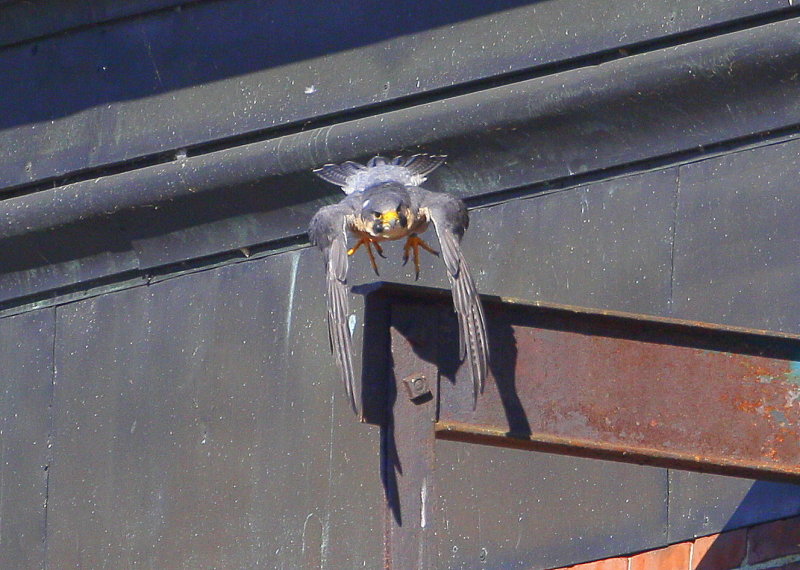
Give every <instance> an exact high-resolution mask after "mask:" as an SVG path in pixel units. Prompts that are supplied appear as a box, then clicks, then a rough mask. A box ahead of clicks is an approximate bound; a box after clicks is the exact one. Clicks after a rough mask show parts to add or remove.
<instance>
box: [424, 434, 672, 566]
mask: <svg viewBox="0 0 800 570" xmlns="http://www.w3.org/2000/svg"><path fill="white" fill-rule="evenodd" d="M436 459H437V474H438V479H437V490H438V493H439V512H438V517H437V527H436V532H437V537H438V543H439V544H438V563H437V566H436V567H437V568H465V569H466V568H529V569H540V568H552V567H556V566H562V565H566V564H573V563H576V562H581V561H584V560H592V559H598V558H603V557H608V556H613V555H615V554H620V553H624V552H632V551H636V550H644V549H647V548H650V547H655V546H659V545H662V544H664V543H666V531H667V513H668V501H667V497H668V492H667V491H668V487H667V471H666V470H664V469H655V468H651V467H637V466H633V465H623V464H619V463H611V462H607V461H599V460H586V459H574V458H570V457H563V456H558V455H552V454H545V453H536V452H529V451H517V450H512V449H498V448H493V447H487V446H479V445H469V444H463V443H455V442H448V441H437V442H436Z"/></svg>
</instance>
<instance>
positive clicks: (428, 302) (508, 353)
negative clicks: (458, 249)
mask: <svg viewBox="0 0 800 570" xmlns="http://www.w3.org/2000/svg"><path fill="white" fill-rule="evenodd" d="M353 292H354V293H356V294H361V295H364V296H365V303H364V312H365V319H364V345H363V353H362V355H363V364H362V381H361V404H362V420H363V421H364V422H367V423H371V424H375V425H379V426H380V428H381V460H380V464H381V480H382V483H383V486H384V491H385V494H386V501H387V505H388V507H389V509H390V510H391V512H392V515H393V516H394V519H395V521H396V523H397V524H398V525H400V526H402V513H401V509H400V500H399V496H398V480H397V478H398V476H402V474H403V466H402V464H401V461H400V454H399V453H398V441H397V439H396V437H395V429H394V428H395V404H396V401H397V397H398V388H397V383H398V381H399V380H401V379H399V378H397V377H396V375H395V366H394V364H395V363H394V358H393V354H392V344H391V329H392V328H394V330H395V331H396V332H397V333H399V334H400V335H402V336H403V337H404V338H405V339H407V340H408V346H410V347H411V348H412V350H413V352H414V355H415V356H416V357H418V358H419V359H420V360H422V361H424V362H427V363H430V364H433V365H434V366H435V367H436V369H437V370H438V373H439V379H440V380H439V382H438V383H437V382H435V381H434V382H432V386H431V389H432V390H433V391H434V395H435V396H436V397H437V401H436V404H437V410H436V418H437V419H438V417H439V409H438V406H441V405H442V402H441V400H440V399H439V398H438V396H439V395H441V394H443V393H444V392H445V391H446V392H447V394H448V395H451V396H454V397H453V398H452V400H453V401H454V402H458V403H459V404H460V403H463V402H471V401H472V381H471V378H470V373H469V366H468V365H465V363H464V361H463V359H462V358H461V357H460V354H459V345H458V320H457V317H456V315H455V313H454V311H453V304H452V300H451V297H450V292H449V291H445V290H441V289H432V288H427V287H420V286H410V285H400V284H394V283H383V282H379V283H375V284H370V285H366V286H360V287H354V288H353ZM482 301H483V305H484V311H485V313H486V321H487V330H488V336H489V350H490V361H489V369H490V376H491V378H490V379H489V380H488V381H489V382H494V384H495V385H496V388H497V390H498V392H499V395H500V400H501V402H502V405H503V408H504V411H505V415H506V419H507V422H508V426H509V433H513V434H514V435H515V436H518V437H520V436H521V437H526V436H529V435H530V434H531V427H530V424H529V422H528V418H527V416H526V413H525V409H524V408H523V406H522V403H521V401H520V399H519V396H518V395H517V388H516V374H515V370H516V363H517V342H516V338H515V334H514V328H513V327H512V322H513V321H512V319H513V316H511V315H510V314H509V312H508V311H506V310H504V309H503V306H502V303H501V302H500V300H499V299H494V298H491V297H484V298H482ZM401 302H402V303H403V305H404V307H408V306H409V305H410V306H412V307H414V310H413V311H411V313H409V311H408V310H404V311H403V314H404V316H403V317H400V316H399V314H400V311H394V312H393V311H392V307H393V305H395V306H396V304H397V303H401ZM441 379H444V382H447V385H445V384H444V383H442V382H441ZM401 397H402V396H401ZM447 404H448V403H445V404H444V405H447ZM477 405H478V406H480V396H479V397H478V404H477ZM401 445H402V444H401Z"/></svg>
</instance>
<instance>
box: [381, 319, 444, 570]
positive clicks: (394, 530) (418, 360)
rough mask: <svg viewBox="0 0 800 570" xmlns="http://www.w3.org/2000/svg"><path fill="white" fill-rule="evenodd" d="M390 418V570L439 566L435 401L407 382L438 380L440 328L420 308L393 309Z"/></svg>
mask: <svg viewBox="0 0 800 570" xmlns="http://www.w3.org/2000/svg"><path fill="white" fill-rule="evenodd" d="M391 311H392V330H391V348H392V372H391V374H390V376H389V378H387V379H386V380H387V382H389V384H390V391H389V394H388V399H387V402H386V404H387V406H388V408H389V410H390V411H389V414H388V416H387V418H386V422H385V424H384V426H383V445H382V461H383V478H384V485H385V489H386V499H387V507H386V525H387V526H386V567H387V568H396V569H398V570H400V569H402V570H411V569H418V570H425V569H427V568H434V567H435V564H434V557H435V553H436V534H435V526H434V523H435V520H436V518H437V516H438V509H437V501H436V478H435V473H434V465H435V463H434V433H433V421H434V418H435V415H436V403H435V401H434V400H433V398H430V397H429V398H427V399H425V400H422V401H419V400H416V399H415V400H411V399H409V398H408V397H406V393H405V388H403V386H402V384H403V380H404V379H405V378H420V377H428V378H436V373H437V371H436V366H435V364H434V363H435V362H436V353H437V350H438V346H437V345H438V338H437V334H436V333H437V326H436V323H435V322H434V323H433V326H431V323H430V321H428V322H423V321H421V320H420V319H419V312H418V311H419V305H416V304H411V303H408V304H403V303H398V304H393V305H392V309H391Z"/></svg>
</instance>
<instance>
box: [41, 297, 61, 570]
mask: <svg viewBox="0 0 800 570" xmlns="http://www.w3.org/2000/svg"><path fill="white" fill-rule="evenodd" d="M52 313H53V333H52V334H53V342H52V344H51V346H50V359H51V361H50V365H51V367H52V372H51V374H50V394H49V402H48V404H47V441H46V443H45V445H46V446H47V449H46V450H45V466H44V469H45V477H44V521H43V524H44V529H43V532H44V548H43V551H42V552H43V556H44V560H43V564H42V567H43V568H44V570H47V568H48V563H47V562H48V547H49V542H50V541H49V538H50V520H49V518H50V517H49V514H50V475H51V471H52V465H53V449H54V441H53V440H54V439H55V393H56V372H57V369H56V346H57V345H58V307H57V306H56V307H53V311H52Z"/></svg>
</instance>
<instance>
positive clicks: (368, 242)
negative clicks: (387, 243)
mask: <svg viewBox="0 0 800 570" xmlns="http://www.w3.org/2000/svg"><path fill="white" fill-rule="evenodd" d="M361 244H364V245H365V246H366V249H367V255H369V261H370V263H371V264H372V269H373V270H375V275H380V273H378V264H377V263H375V256H374V255H373V254H372V246H373V245H374V246H375V249H377V250H378V253H379V254H380V255H381V256H383V249H382V248H381V246H379V245H378V242H376V241H373V240H372V238H371V236H370V235H369V234H362V235H361V236H360V237H359V238H358V242H356V245H354V246H353V247H351V248H350V249H348V250H347V255H353V254H354V253H355V252H356V251H357V250H358V248H359V247H361Z"/></svg>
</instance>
